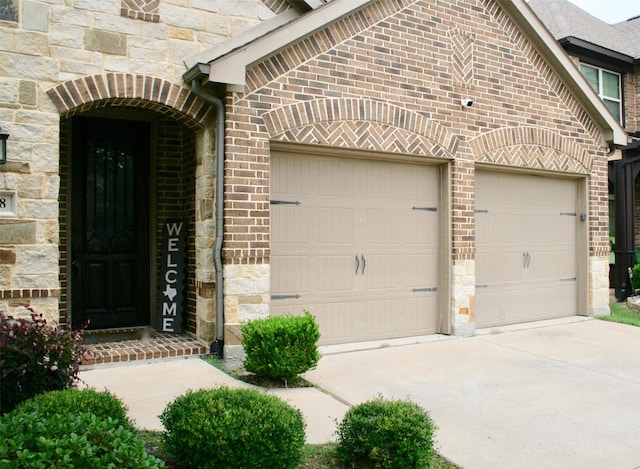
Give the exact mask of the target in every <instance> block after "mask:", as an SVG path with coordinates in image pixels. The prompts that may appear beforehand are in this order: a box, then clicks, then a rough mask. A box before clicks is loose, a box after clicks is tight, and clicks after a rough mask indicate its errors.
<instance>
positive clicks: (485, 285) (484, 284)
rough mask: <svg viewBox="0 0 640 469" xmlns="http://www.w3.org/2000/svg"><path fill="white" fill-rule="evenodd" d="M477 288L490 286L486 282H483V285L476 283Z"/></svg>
mask: <svg viewBox="0 0 640 469" xmlns="http://www.w3.org/2000/svg"><path fill="white" fill-rule="evenodd" d="M477 288H489V285H487V284H486V283H483V284H481V285H476V289H477Z"/></svg>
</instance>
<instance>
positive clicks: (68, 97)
mask: <svg viewBox="0 0 640 469" xmlns="http://www.w3.org/2000/svg"><path fill="white" fill-rule="evenodd" d="M47 95H48V96H49V97H50V98H51V100H52V101H53V103H54V104H55V106H56V108H57V109H58V112H59V113H60V114H61V115H62V116H64V117H71V116H73V115H74V114H78V113H80V112H84V111H87V110H89V109H95V108H98V107H110V106H131V107H136V108H138V109H148V110H152V111H157V112H162V113H164V114H168V115H170V116H171V117H173V118H175V119H176V120H178V121H180V122H182V123H184V124H185V125H187V126H188V127H191V128H202V127H204V124H205V120H206V118H207V115H208V114H209V112H210V111H211V106H210V105H209V104H207V103H205V102H204V101H202V100H201V99H198V98H197V97H196V96H195V95H194V94H193V93H191V92H190V91H189V90H188V89H186V88H183V87H181V86H179V85H176V84H175V83H171V82H169V81H166V80H163V79H161V78H155V77H150V76H146V75H133V74H128V73H107V74H104V75H93V76H87V77H82V78H78V79H75V80H69V81H66V82H64V83H61V84H59V85H56V86H54V87H52V88H49V89H48V90H47Z"/></svg>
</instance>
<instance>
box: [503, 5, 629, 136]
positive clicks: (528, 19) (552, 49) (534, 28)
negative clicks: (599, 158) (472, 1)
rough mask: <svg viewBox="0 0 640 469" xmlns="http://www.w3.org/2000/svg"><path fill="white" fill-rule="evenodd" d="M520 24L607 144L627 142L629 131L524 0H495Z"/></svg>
mask: <svg viewBox="0 0 640 469" xmlns="http://www.w3.org/2000/svg"><path fill="white" fill-rule="evenodd" d="M495 1H496V3H498V5H500V6H501V7H502V9H503V11H504V12H505V13H506V14H507V15H509V17H510V18H511V19H512V20H513V21H514V22H515V23H516V24H517V25H518V26H519V28H520V31H521V32H522V33H523V34H524V35H525V36H526V37H527V39H529V41H530V42H531V44H532V45H533V46H534V47H535V48H536V49H537V50H538V52H539V53H540V54H541V55H542V57H543V58H544V59H545V60H546V62H547V64H548V65H549V66H550V67H551V69H552V70H553V71H554V72H555V73H556V75H557V76H558V78H560V80H561V81H562V82H563V83H564V84H565V86H566V87H567V89H568V90H569V91H570V92H571V93H572V94H573V96H574V97H575V98H576V99H577V100H578V102H579V103H580V104H581V105H582V107H583V108H584V110H585V111H586V113H587V114H588V115H589V117H590V118H591V119H592V120H593V121H594V123H595V124H596V125H597V126H598V128H599V129H600V131H601V133H602V140H603V142H602V143H603V144H605V145H606V146H610V147H612V146H625V145H626V144H627V134H626V132H625V131H624V129H623V128H622V126H621V125H620V123H619V122H618V121H617V120H616V118H615V117H613V114H611V113H610V112H609V110H608V109H607V107H606V106H605V104H604V102H603V101H602V100H601V99H600V97H599V96H598V95H597V94H596V92H595V91H594V90H593V88H591V85H589V83H588V82H587V80H586V79H585V78H584V77H583V76H582V74H581V73H580V71H579V70H578V68H577V67H576V66H575V64H574V63H573V61H572V60H571V59H570V58H569V56H568V55H567V53H566V52H565V51H564V49H563V48H562V47H561V46H560V44H558V42H557V41H556V39H555V38H554V37H553V35H552V34H551V33H550V32H549V30H548V29H547V28H546V27H545V26H544V24H543V23H542V21H541V20H540V19H539V18H538V16H537V15H536V14H535V13H534V12H533V10H532V9H531V8H530V7H529V5H527V4H526V2H524V0H495Z"/></svg>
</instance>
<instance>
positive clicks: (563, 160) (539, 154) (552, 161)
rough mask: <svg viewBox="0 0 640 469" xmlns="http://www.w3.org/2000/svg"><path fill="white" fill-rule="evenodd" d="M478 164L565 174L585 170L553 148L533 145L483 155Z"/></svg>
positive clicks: (501, 149) (516, 146)
mask: <svg viewBox="0 0 640 469" xmlns="http://www.w3.org/2000/svg"><path fill="white" fill-rule="evenodd" d="M477 161H478V163H492V164H499V165H503V166H514V167H518V168H532V169H544V170H551V171H561V172H565V173H584V172H585V168H584V167H583V166H581V165H580V164H579V163H578V162H577V161H576V160H574V159H572V158H570V157H569V156H567V155H563V154H561V153H560V152H559V151H557V150H554V149H553V148H545V147H541V146H533V145H515V146H512V147H508V148H500V149H498V150H494V151H492V152H490V153H485V154H484V155H482V156H481V157H480V158H478V160H477Z"/></svg>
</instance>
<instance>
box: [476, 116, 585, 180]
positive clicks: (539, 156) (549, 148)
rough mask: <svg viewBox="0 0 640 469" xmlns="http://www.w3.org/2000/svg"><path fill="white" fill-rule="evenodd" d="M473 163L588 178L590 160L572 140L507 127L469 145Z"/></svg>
mask: <svg viewBox="0 0 640 469" xmlns="http://www.w3.org/2000/svg"><path fill="white" fill-rule="evenodd" d="M469 147H470V148H471V151H472V153H473V156H474V157H475V160H476V162H479V163H492V164H502V165H508V166H517V167H525V168H535V169H545V170H553V171H562V172H570V173H580V174H589V172H590V170H591V167H592V164H593V158H592V156H591V155H589V153H588V152H587V151H586V150H585V149H584V148H582V147H581V146H580V145H578V144H577V143H576V142H574V141H573V140H571V139H568V138H564V137H562V136H561V135H559V134H557V133H555V132H553V131H551V130H547V129H543V128H540V127H510V128H506V129H497V130H493V131H491V132H487V133H485V134H482V135H480V136H478V137H476V138H474V139H472V140H470V141H469Z"/></svg>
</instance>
